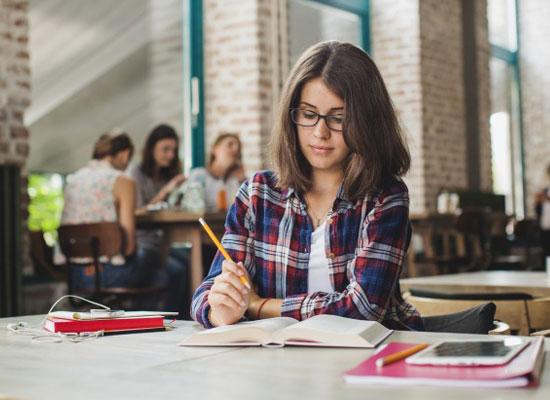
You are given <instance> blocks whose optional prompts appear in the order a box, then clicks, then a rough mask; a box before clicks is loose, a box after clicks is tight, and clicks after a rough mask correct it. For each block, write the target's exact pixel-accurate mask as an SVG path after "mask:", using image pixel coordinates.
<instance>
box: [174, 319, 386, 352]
mask: <svg viewBox="0 0 550 400" xmlns="http://www.w3.org/2000/svg"><path fill="white" fill-rule="evenodd" d="M391 333H392V330H390V329H388V328H386V327H384V326H383V325H381V324H380V323H378V322H375V321H363V320H357V319H350V318H344V317H339V316H336V315H326V314H322V315H316V316H315V317H312V318H309V319H306V320H304V321H301V322H298V321H297V320H295V319H293V318H288V317H279V318H270V319H263V320H259V321H250V322H240V323H237V324H234V325H227V326H220V327H218V328H212V329H208V330H202V331H200V332H198V333H195V334H193V335H191V336H189V337H188V338H186V339H185V340H183V341H182V342H181V343H180V345H182V346H267V347H271V346H273V347H281V346H284V345H298V346H328V347H376V345H377V344H378V343H380V342H381V341H383V340H384V339H385V338H387V337H388V336H389V335H390V334H391Z"/></svg>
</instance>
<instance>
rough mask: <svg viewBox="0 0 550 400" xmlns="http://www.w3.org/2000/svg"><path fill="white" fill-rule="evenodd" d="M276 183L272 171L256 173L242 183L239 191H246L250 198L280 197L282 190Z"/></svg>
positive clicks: (275, 177)
mask: <svg viewBox="0 0 550 400" xmlns="http://www.w3.org/2000/svg"><path fill="white" fill-rule="evenodd" d="M277 182H278V180H277V176H276V174H275V172H274V171H269V170H265V171H258V172H256V173H254V174H253V175H252V176H251V177H250V178H249V179H247V180H245V181H244V183H243V184H242V186H241V190H242V189H244V190H246V191H247V192H248V194H249V196H250V197H261V198H267V197H269V198H274V197H280V196H281V193H282V190H281V188H279V187H278V186H277Z"/></svg>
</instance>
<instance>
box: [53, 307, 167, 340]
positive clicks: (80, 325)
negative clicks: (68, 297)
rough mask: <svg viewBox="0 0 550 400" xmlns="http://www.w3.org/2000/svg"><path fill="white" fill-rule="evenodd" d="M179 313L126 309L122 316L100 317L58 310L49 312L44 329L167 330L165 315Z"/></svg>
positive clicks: (66, 330)
mask: <svg viewBox="0 0 550 400" xmlns="http://www.w3.org/2000/svg"><path fill="white" fill-rule="evenodd" d="M174 314H176V315H177V313H171V312H153V311H126V312H124V313H123V314H122V315H120V316H116V317H106V318H98V317H95V316H94V315H93V314H91V313H77V312H71V311H56V312H52V313H50V314H48V318H47V319H46V322H45V324H44V329H45V330H47V331H48V332H61V333H81V332H97V331H104V334H110V333H113V334H114V333H136V332H153V331H165V330H168V329H170V327H168V326H165V325H164V317H165V316H170V315H174Z"/></svg>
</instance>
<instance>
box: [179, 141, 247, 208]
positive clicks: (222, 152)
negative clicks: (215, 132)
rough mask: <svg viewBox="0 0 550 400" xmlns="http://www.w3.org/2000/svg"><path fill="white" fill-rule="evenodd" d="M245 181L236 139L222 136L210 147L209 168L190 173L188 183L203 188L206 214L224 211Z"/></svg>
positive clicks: (239, 149)
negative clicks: (199, 185) (195, 183)
mask: <svg viewBox="0 0 550 400" xmlns="http://www.w3.org/2000/svg"><path fill="white" fill-rule="evenodd" d="M245 178H246V176H245V174H244V169H243V166H242V160H241V141H240V140H239V137H238V136H237V135H236V134H234V133H222V134H221V135H219V136H218V137H217V138H216V140H215V141H214V144H213V145H212V148H211V150H210V161H209V162H208V165H207V166H206V167H198V168H194V169H192V170H191V172H190V173H189V177H188V181H189V182H200V183H201V184H202V185H203V186H204V197H205V206H206V211H207V212H216V211H227V209H228V208H229V206H230V205H231V204H232V203H233V198H234V197H235V194H236V192H237V190H238V189H239V186H240V185H241V183H242V182H243V181H244V180H245Z"/></svg>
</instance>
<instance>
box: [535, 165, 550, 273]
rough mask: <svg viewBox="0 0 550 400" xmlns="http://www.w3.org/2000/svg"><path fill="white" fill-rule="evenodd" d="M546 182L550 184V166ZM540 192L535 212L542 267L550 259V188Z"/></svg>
mask: <svg viewBox="0 0 550 400" xmlns="http://www.w3.org/2000/svg"><path fill="white" fill-rule="evenodd" d="M546 180H547V181H548V182H550V165H548V166H547V167H546ZM548 182H547V186H546V187H545V188H544V189H541V190H539V191H538V192H537V193H536V194H535V212H536V214H537V219H538V222H539V227H540V244H541V246H542V265H543V268H544V266H545V265H546V258H547V257H550V186H549V185H548Z"/></svg>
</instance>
